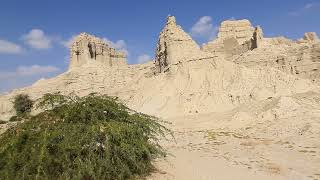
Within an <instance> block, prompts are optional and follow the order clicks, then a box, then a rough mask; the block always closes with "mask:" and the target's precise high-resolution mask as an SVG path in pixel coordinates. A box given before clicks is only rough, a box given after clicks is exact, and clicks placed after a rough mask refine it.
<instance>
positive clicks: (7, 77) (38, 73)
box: [0, 65, 60, 92]
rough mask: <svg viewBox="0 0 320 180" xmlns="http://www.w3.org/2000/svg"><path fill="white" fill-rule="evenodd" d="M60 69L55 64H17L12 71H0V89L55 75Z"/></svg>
mask: <svg viewBox="0 0 320 180" xmlns="http://www.w3.org/2000/svg"><path fill="white" fill-rule="evenodd" d="M59 71H60V69H59V68H57V67H55V66H39V65H31V66H19V67H17V68H16V69H15V70H14V71H2V72H1V71H0V91H2V92H4V91H8V90H11V89H14V88H20V87H23V86H27V85H30V84H32V83H34V82H35V81H37V80H39V79H41V78H44V77H49V76H52V75H56V74H57V73H58V72H59Z"/></svg>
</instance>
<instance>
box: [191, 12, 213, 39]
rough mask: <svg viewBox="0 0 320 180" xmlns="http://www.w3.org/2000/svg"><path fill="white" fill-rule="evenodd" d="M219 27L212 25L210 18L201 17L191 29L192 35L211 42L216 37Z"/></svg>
mask: <svg viewBox="0 0 320 180" xmlns="http://www.w3.org/2000/svg"><path fill="white" fill-rule="evenodd" d="M217 29H218V27H216V26H214V25H213V23H212V18H211V17H210V16H203V17H201V18H200V19H199V20H198V21H197V22H196V23H195V24H194V25H193V26H192V28H191V31H190V34H191V36H194V37H202V38H206V39H208V40H211V39H213V38H214V37H215V35H216V33H217Z"/></svg>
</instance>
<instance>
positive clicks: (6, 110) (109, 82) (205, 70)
mask: <svg viewBox="0 0 320 180" xmlns="http://www.w3.org/2000/svg"><path fill="white" fill-rule="evenodd" d="M70 51H71V52H70V53H71V60H70V68H69V70H68V71H67V72H65V73H63V74H60V75H59V76H57V77H54V78H51V79H47V80H40V81H38V82H36V83H35V84H33V85H32V86H30V87H26V88H22V89H17V90H13V91H12V92H11V93H9V94H7V95H3V96H0V119H4V120H7V119H9V118H10V117H11V116H12V115H14V111H13V109H12V103H11V102H12V100H13V97H14V96H15V95H17V94H20V93H27V94H29V95H30V96H31V97H32V98H33V99H34V100H37V99H38V98H40V97H41V96H42V95H43V94H45V93H53V92H60V93H62V94H71V93H75V94H78V95H80V96H83V95H87V94H89V93H92V92H98V93H101V94H108V95H110V96H117V97H119V99H120V100H121V101H122V102H123V103H125V104H126V105H128V106H129V107H130V108H132V109H134V110H136V111H139V112H143V113H147V114H150V115H154V116H157V117H160V118H162V119H164V120H166V121H168V122H170V123H172V124H171V125H170V128H171V129H173V132H174V135H175V137H176V141H175V142H171V141H170V142H164V146H165V147H166V148H167V149H168V150H169V152H170V153H172V154H173V155H174V156H169V157H167V159H166V160H163V159H159V161H158V162H156V167H158V170H159V171H158V172H157V173H155V174H153V175H152V176H151V177H149V178H150V179H234V178H235V177H236V178H238V179H270V178H271V177H272V178H273V179H317V178H318V179H319V178H320V172H319V168H318V167H320V161H319V159H320V155H319V152H320V140H319V139H320V92H319V91H320V87H319V78H320V76H319V62H320V42H319V40H318V38H317V36H316V34H315V33H307V34H306V35H305V36H304V38H302V39H300V40H298V41H293V40H289V39H286V38H283V37H276V38H265V37H264V36H263V32H262V29H261V27H260V26H257V27H253V26H252V25H251V23H250V22H249V21H248V20H239V21H237V20H228V21H225V22H222V23H221V27H220V28H219V33H218V37H217V38H216V39H215V40H213V41H212V42H209V43H208V44H206V45H204V46H203V47H199V45H197V43H196V42H195V41H194V40H193V39H192V38H191V37H190V36H189V35H188V34H187V33H186V32H184V30H183V29H182V27H181V26H179V25H177V24H176V20H175V18H174V17H173V16H169V17H168V19H167V22H166V24H165V27H164V29H163V30H162V31H161V33H160V35H159V40H158V43H157V48H156V52H155V60H154V62H148V63H145V64H137V65H126V62H125V56H124V54H123V53H121V52H117V51H116V50H114V49H112V48H110V47H109V46H108V45H107V44H105V43H104V42H103V41H102V40H101V39H99V38H96V37H94V36H92V35H88V34H80V35H79V36H78V37H77V38H76V39H75V41H74V43H73V44H72V46H71V48H70ZM34 113H36V112H34ZM6 126H8V125H6ZM190 162H191V163H190ZM230 172H232V173H230Z"/></svg>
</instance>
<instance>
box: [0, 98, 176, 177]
mask: <svg viewBox="0 0 320 180" xmlns="http://www.w3.org/2000/svg"><path fill="white" fill-rule="evenodd" d="M50 96H51V97H49V95H45V96H44V97H43V99H42V102H41V103H39V107H42V108H46V109H48V110H46V111H44V112H42V113H40V114H38V115H36V116H33V117H29V119H28V120H27V121H25V122H24V123H21V124H19V125H18V126H16V127H15V128H12V129H9V130H8V131H7V132H5V133H4V134H2V135H1V136H0V144H1V146H0V179H132V178H135V177H142V176H145V175H148V174H149V173H150V172H152V170H153V169H154V168H153V166H152V164H151V162H152V160H153V159H154V158H156V157H159V156H163V155H165V152H164V150H163V149H162V148H161V146H160V145H159V144H158V141H159V138H161V137H165V136H166V134H167V133H168V132H170V131H169V130H168V129H166V128H165V127H164V126H163V125H161V124H160V123H159V121H158V120H157V119H156V118H154V117H151V116H148V115H145V114H141V113H136V112H134V111H131V110H130V109H128V108H127V107H126V106H124V105H122V104H120V103H118V102H116V101H115V100H114V99H113V98H110V97H107V96H95V95H89V96H86V97H83V98H78V97H65V96H60V97H59V98H58V99H60V100H61V98H63V101H60V102H63V103H61V104H60V105H59V106H58V105H57V104H59V103H57V102H56V101H55V100H53V99H54V98H57V96H55V95H50ZM52 104H55V106H51V105H52ZM48 106H49V107H53V108H52V109H50V108H49V107H48Z"/></svg>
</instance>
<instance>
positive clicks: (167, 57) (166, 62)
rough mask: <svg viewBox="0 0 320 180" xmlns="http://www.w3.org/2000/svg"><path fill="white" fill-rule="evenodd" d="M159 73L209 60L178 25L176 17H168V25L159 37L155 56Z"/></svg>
mask: <svg viewBox="0 0 320 180" xmlns="http://www.w3.org/2000/svg"><path fill="white" fill-rule="evenodd" d="M155 57H156V58H155V66H156V71H157V72H166V71H168V70H169V68H170V66H172V65H177V64H179V63H182V62H187V61H190V60H195V59H198V60H199V59H202V58H208V57H210V55H208V54H207V53H205V52H202V51H201V50H200V47H199V46H198V44H197V43H196V42H195V41H194V40H193V39H192V38H191V37H190V35H189V34H187V33H186V32H184V31H183V29H182V28H181V26H179V25H177V24H176V19H175V17H174V16H168V18H167V22H166V25H165V27H164V29H163V30H162V31H161V33H160V35H159V40H158V44H157V50H156V55H155Z"/></svg>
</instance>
